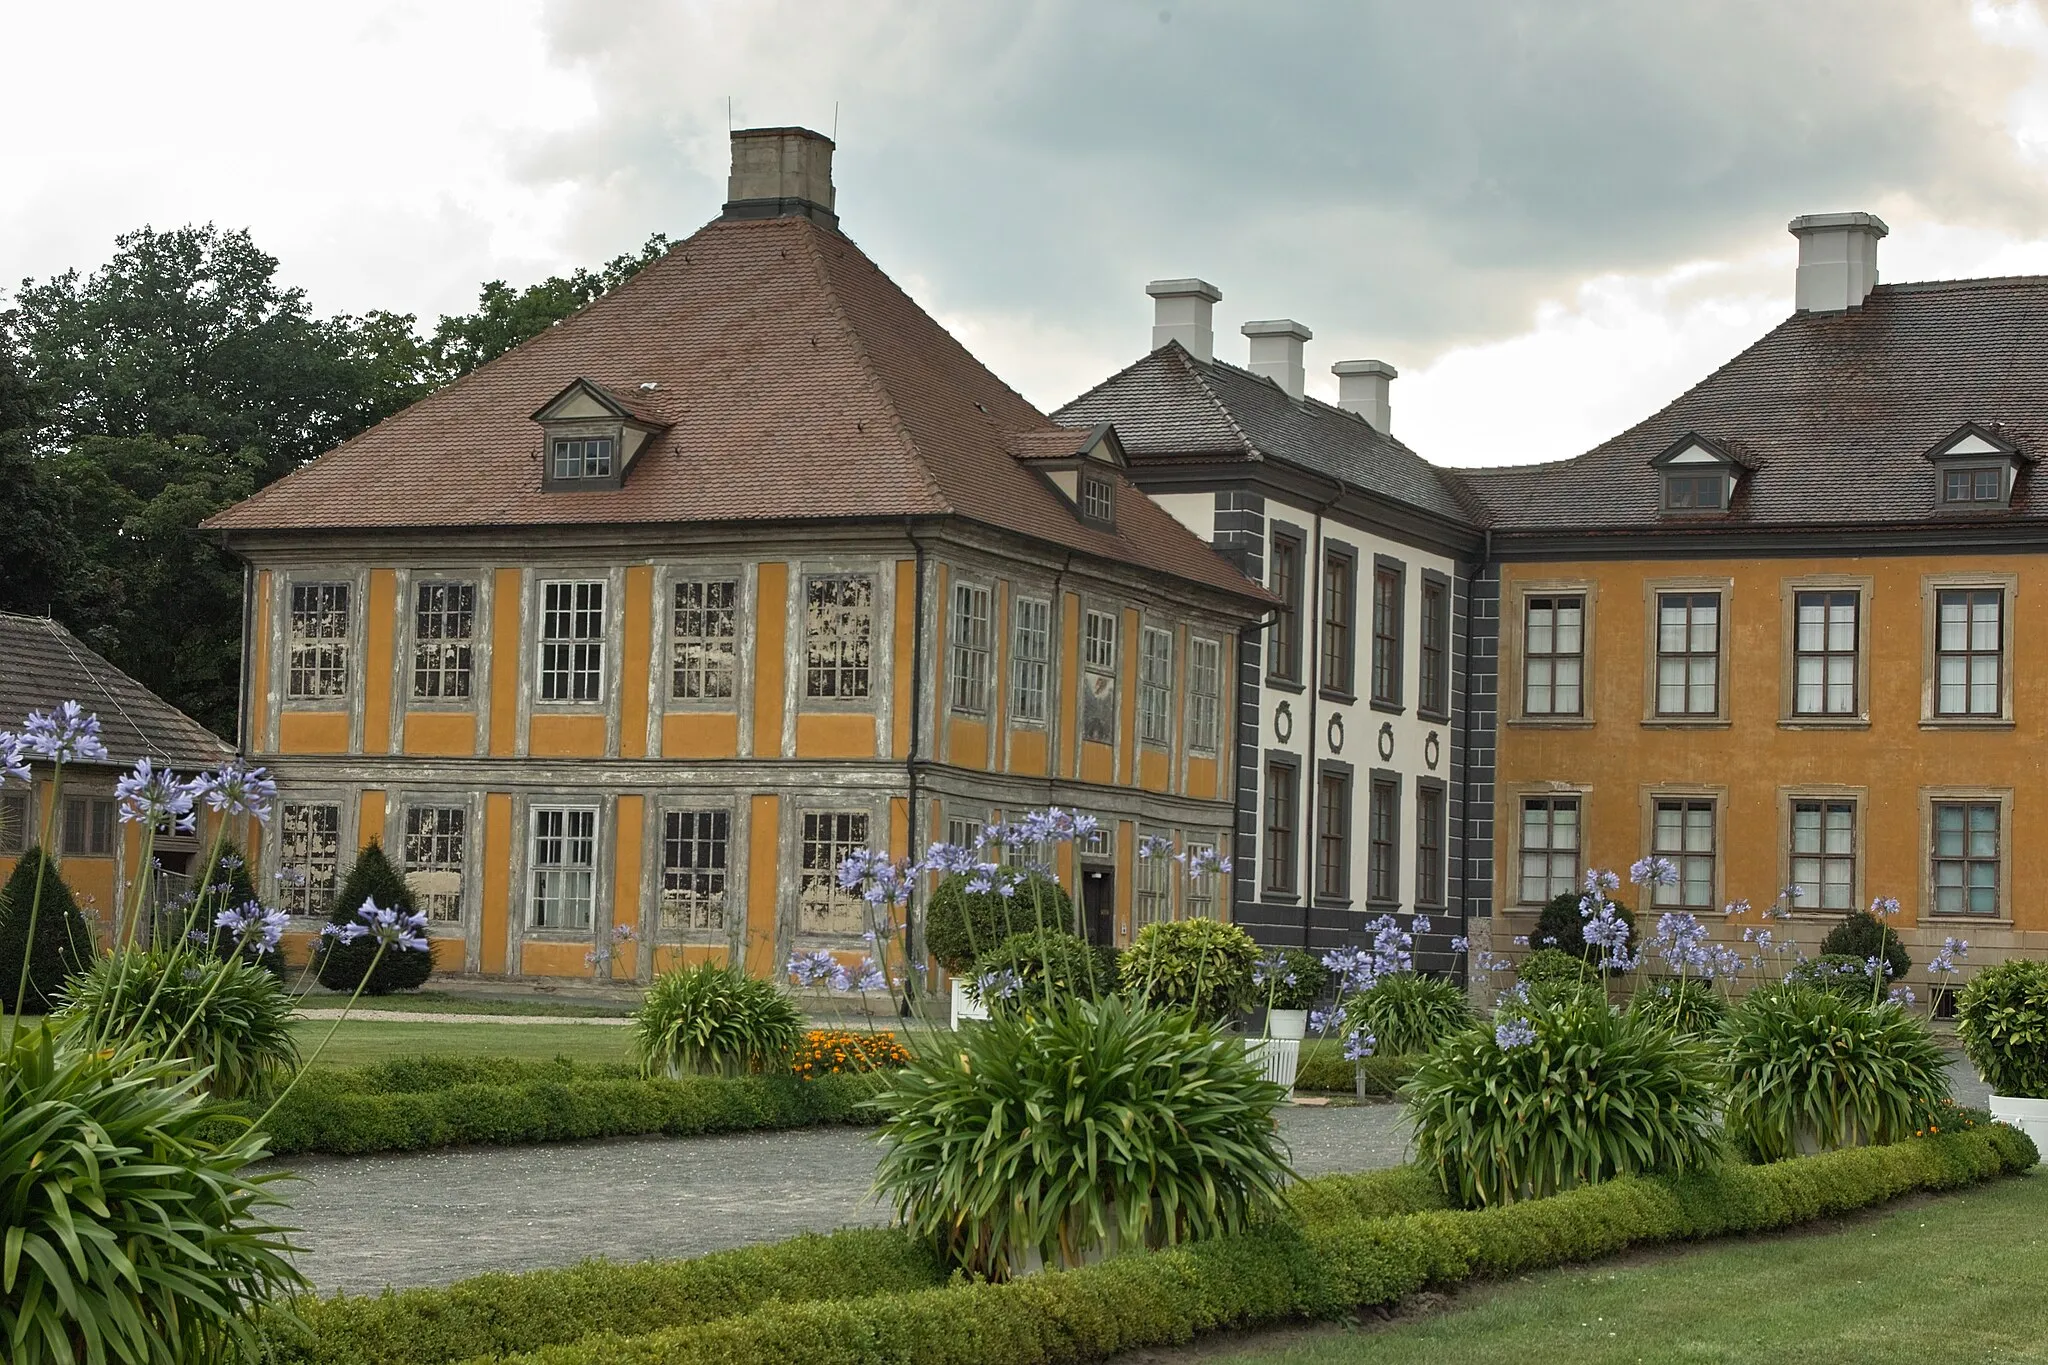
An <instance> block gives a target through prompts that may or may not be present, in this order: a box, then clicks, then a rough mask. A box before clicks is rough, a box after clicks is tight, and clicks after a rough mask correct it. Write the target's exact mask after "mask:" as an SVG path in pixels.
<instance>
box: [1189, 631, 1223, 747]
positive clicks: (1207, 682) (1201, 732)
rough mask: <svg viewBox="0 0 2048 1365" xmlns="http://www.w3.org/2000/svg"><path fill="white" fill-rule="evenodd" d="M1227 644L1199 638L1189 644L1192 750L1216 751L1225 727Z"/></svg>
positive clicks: (1192, 639)
mask: <svg viewBox="0 0 2048 1365" xmlns="http://www.w3.org/2000/svg"><path fill="white" fill-rule="evenodd" d="M1222 713H1223V645H1222V643H1221V642H1220V641H1217V640H1204V639H1203V638H1202V637H1201V636H1199V635H1197V636H1194V637H1193V638H1191V639H1190V640H1189V641H1188V747H1189V748H1190V749H1197V750H1200V751H1201V752H1203V753H1205V754H1212V753H1215V752H1216V747H1217V744H1218V742H1219V739H1220V737H1221V733H1222V728H1223V714H1222Z"/></svg>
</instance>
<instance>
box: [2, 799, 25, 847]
mask: <svg viewBox="0 0 2048 1365" xmlns="http://www.w3.org/2000/svg"><path fill="white" fill-rule="evenodd" d="M27 847H28V794H27V793H26V792H0V853H20V852H21V851H22V850H24V849H26V848H27Z"/></svg>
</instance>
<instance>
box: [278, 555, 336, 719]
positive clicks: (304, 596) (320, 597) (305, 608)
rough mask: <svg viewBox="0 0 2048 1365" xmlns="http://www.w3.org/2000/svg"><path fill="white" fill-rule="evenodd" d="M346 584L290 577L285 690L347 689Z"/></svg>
mask: <svg viewBox="0 0 2048 1365" xmlns="http://www.w3.org/2000/svg"><path fill="white" fill-rule="evenodd" d="M348 613H349V585H348V584H346V583H294V584H292V586H291V620H290V622H289V624H288V630H287V633H286V636H285V647H286V650H287V652H288V656H289V657H288V659H287V670H286V682H285V695H286V696H287V697H290V698H291V699H293V700H295V701H300V700H317V699H320V698H326V697H345V696H347V695H348V635H349V614H348Z"/></svg>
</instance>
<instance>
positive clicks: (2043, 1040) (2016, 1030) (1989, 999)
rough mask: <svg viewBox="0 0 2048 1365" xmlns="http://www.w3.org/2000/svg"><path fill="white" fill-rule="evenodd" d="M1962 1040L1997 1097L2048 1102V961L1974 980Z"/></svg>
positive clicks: (1964, 1002)
mask: <svg viewBox="0 0 2048 1365" xmlns="http://www.w3.org/2000/svg"><path fill="white" fill-rule="evenodd" d="M1956 1037H1958V1038H1960V1039H1961V1040H1962V1043H1963V1052H1964V1053H1965V1054H1966V1055H1967V1056H1968V1057H1969V1059H1970V1065H1972V1066H1974V1067H1976V1068H1977V1074H1978V1075H1979V1076H1982V1077H1983V1078H1984V1083H1985V1084H1986V1085H1988V1086H1990V1087H1991V1092H1992V1093H1993V1094H1994V1095H2005V1096H2009V1097H2012V1098H2014V1099H2029V1100H2042V1099H2048V962H2029V961H2026V960H2024V959H2021V958H2014V959H2012V960H2010V961H2007V962H2001V963H1999V964H1998V965H1997V966H1995V967H1986V968H1985V969H1984V970H1983V971H1981V972H1979V973H1977V975H1976V976H1974V977H1972V978H1971V980H1970V984H1969V985H1967V986H1965V987H1963V989H1962V993H1961V994H1960V995H1958V996H1957V997H1956Z"/></svg>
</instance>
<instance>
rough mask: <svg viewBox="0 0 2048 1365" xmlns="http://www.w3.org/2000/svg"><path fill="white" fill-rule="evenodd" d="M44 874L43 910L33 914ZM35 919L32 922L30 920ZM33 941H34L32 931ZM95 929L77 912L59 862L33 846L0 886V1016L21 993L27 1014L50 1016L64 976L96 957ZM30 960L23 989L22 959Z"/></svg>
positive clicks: (59, 1000) (58, 1001)
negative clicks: (38, 883)
mask: <svg viewBox="0 0 2048 1365" xmlns="http://www.w3.org/2000/svg"><path fill="white" fill-rule="evenodd" d="M38 875H40V876H41V878H42V888H43V889H42V900H41V902H40V904H41V907H42V908H41V910H40V911H37V912H35V913H33V914H31V907H32V906H34V905H36V904H38V902H37V900H36V879H37V877H38ZM31 921H33V923H31ZM31 930H33V931H34V935H35V937H34V940H33V941H31V940H30V937H29V935H30V931H31ZM93 946H94V945H93V936H92V929H91V927H90V926H89V925H87V924H86V922H85V916H84V915H82V914H80V913H79V909H78V902H77V901H76V900H74V899H73V898H72V895H71V888H70V887H68V886H66V885H65V884H64V878H63V875H62V874H61V873H60V872H59V871H58V870H57V864H56V862H55V861H53V860H52V859H50V858H49V857H48V856H46V855H45V854H44V853H43V851H42V849H40V848H31V849H29V850H28V851H27V852H26V853H23V854H22V855H21V859H20V861H18V862H17V863H15V865H14V871H13V873H12V874H11V875H10V876H9V877H8V878H7V883H6V885H4V886H0V1014H8V1013H12V1012H13V1010H14V1006H15V1003H16V996H17V995H19V996H20V1003H21V1012H22V1013H23V1014H48V1013H49V1012H50V1011H51V1010H53V1009H56V1008H57V1007H58V1005H60V1004H62V1003H63V994H64V979H65V978H66V977H68V976H72V975H74V974H76V973H78V972H82V971H84V970H85V969H86V967H87V966H89V965H90V964H91V963H92V959H93ZM24 957H26V958H27V959H28V990H27V991H26V993H23V992H22V989H21V964H22V959H23V958H24Z"/></svg>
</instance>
